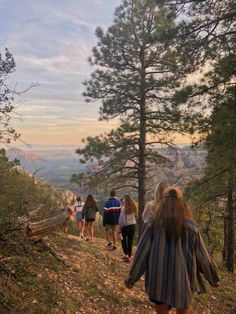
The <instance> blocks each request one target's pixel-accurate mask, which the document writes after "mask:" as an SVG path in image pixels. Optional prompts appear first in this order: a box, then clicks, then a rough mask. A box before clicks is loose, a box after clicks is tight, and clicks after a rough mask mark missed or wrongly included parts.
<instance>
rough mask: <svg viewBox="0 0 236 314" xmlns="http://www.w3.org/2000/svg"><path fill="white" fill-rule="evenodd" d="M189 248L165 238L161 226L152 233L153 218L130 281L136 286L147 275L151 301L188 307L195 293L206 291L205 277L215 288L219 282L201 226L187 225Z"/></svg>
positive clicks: (193, 222) (133, 265)
mask: <svg viewBox="0 0 236 314" xmlns="http://www.w3.org/2000/svg"><path fill="white" fill-rule="evenodd" d="M185 235H186V248H185V250H184V252H183V250H182V247H181V240H180V239H179V240H178V241H177V243H175V241H174V240H173V241H170V242H169V243H168V242H167V240H166V237H165V229H164V228H163V227H161V228H160V229H159V230H156V231H155V232H152V231H151V219H150V220H149V221H148V223H147V225H146V228H145V230H144V233H143V235H142V237H141V239H140V242H139V244H138V248H137V251H136V254H135V256H134V261H133V264H132V266H131V269H130V273H129V277H128V279H127V281H128V282H129V283H131V284H134V283H135V282H136V281H138V280H139V279H140V277H141V276H142V275H143V274H144V272H145V288H146V291H147V293H148V295H149V299H150V300H151V301H159V302H163V303H165V304H168V305H171V306H173V307H176V308H184V307H188V306H189V305H190V304H191V299H192V296H193V293H194V292H199V293H201V292H205V291H206V288H205V285H204V282H203V279H202V277H201V274H203V275H204V277H205V278H206V279H207V280H208V281H209V283H210V284H211V285H212V286H214V285H215V284H216V283H217V282H218V281H219V275H218V269H217V266H216V264H215V263H214V262H213V260H212V259H211V257H210V256H209V254H208V252H207V250H206V247H205V244H204V242H203V239H202V237H201V235H200V232H199V229H198V227H197V224H196V222H195V221H194V220H192V219H186V222H185Z"/></svg>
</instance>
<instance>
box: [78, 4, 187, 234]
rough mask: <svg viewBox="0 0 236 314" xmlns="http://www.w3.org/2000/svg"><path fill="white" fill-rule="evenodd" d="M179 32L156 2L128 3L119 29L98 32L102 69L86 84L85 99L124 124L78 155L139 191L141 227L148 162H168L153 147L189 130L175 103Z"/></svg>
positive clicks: (117, 20)
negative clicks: (96, 102)
mask: <svg viewBox="0 0 236 314" xmlns="http://www.w3.org/2000/svg"><path fill="white" fill-rule="evenodd" d="M174 33H175V14H173V12H172V11H170V10H167V9H166V8H164V7H162V8H159V7H158V6H157V5H156V1H154V0H124V1H123V3H122V5H121V6H120V7H118V8H117V10H116V11H115V17H114V23H113V25H112V26H110V27H109V28H108V30H107V31H106V32H105V31H103V30H102V29H101V28H100V27H98V28H97V29H96V35H97V38H98V43H97V46H96V47H94V48H93V56H92V57H91V58H90V59H89V61H90V63H91V64H92V65H93V66H96V70H95V71H94V72H93V73H92V74H91V78H90V80H88V81H86V82H85V86H86V91H85V93H84V95H85V96H86V97H87V99H88V100H101V102H102V105H101V108H100V117H101V119H106V120H110V119H114V118H117V117H118V118H119V120H120V126H119V127H118V128H117V129H116V130H112V131H111V132H110V133H108V134H106V135H102V136H98V137H95V138H91V137H89V138H88V139H87V141H86V146H85V148H84V149H80V150H78V153H79V154H82V155H83V157H85V159H87V160H89V159H90V158H94V157H95V158H97V159H99V160H100V165H99V166H98V169H97V174H99V175H101V174H102V173H106V174H107V177H106V178H107V180H108V182H111V179H112V177H113V176H114V174H116V175H117V174H118V175H119V178H118V177H117V176H116V182H115V185H116V186H118V187H120V185H121V186H126V185H129V186H131V185H132V186H133V187H136V188H137V189H138V203H139V226H140V228H141V225H142V219H141V215H142V211H143V209H144V206H145V203H146V190H147V168H148V164H149V163H150V162H155V163H158V162H160V161H165V160H166V159H165V158H164V157H163V156H160V154H159V153H158V151H157V150H156V149H153V146H155V145H158V144H164V145H168V144H169V143H170V142H171V135H172V134H173V133H174V132H176V131H181V130H182V127H183V125H182V117H183V116H184V114H183V113H182V114H180V112H179V111H178V109H177V108H176V107H173V106H172V104H171V102H170V100H171V97H172V96H173V94H174V89H173V84H172V83H173V82H176V80H177V69H178V64H177V63H176V62H175V60H176V55H177V52H176V50H175V49H173V48H172V41H173V40H174V36H173V34H174ZM178 78H179V79H180V75H179V73H178ZM104 171H105V172H104ZM103 180H104V176H103Z"/></svg>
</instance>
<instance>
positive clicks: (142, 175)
mask: <svg viewBox="0 0 236 314" xmlns="http://www.w3.org/2000/svg"><path fill="white" fill-rule="evenodd" d="M142 64H143V70H142V71H141V80H140V116H139V122H140V137H139V175H138V203H139V215H138V238H140V237H141V234H142V231H143V219H142V213H143V211H144V207H145V204H146V156H145V149H146V97H145V79H146V77H145V69H144V53H143V60H142Z"/></svg>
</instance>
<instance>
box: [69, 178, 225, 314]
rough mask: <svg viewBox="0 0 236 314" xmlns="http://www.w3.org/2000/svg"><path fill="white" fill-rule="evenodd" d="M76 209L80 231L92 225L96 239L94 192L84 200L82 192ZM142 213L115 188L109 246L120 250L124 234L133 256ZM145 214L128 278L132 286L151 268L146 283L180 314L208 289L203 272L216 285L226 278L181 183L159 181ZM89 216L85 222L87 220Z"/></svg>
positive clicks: (107, 212)
mask: <svg viewBox="0 0 236 314" xmlns="http://www.w3.org/2000/svg"><path fill="white" fill-rule="evenodd" d="M75 211H76V220H77V223H78V228H79V231H80V236H81V237H83V232H84V228H87V229H88V231H89V233H90V239H91V240H93V224H94V221H95V215H96V212H98V206H97V202H96V200H95V199H94V198H93V197H92V195H88V196H87V198H86V201H85V203H84V204H82V202H81V199H80V198H77V203H76V204H75ZM136 214H137V206H136V203H135V202H134V200H133V198H132V197H131V196H130V195H125V196H124V198H123V199H122V200H119V199H118V198H117V197H116V194H115V191H111V192H110V198H109V199H108V200H107V201H106V202H105V205H104V211H103V226H104V228H105V236H106V239H107V245H106V246H107V247H108V248H109V249H110V250H115V249H116V243H117V237H118V235H119V234H120V239H121V244H122V249H123V252H124V257H123V261H125V262H130V261H131V259H130V258H131V255H132V244H133V238H134V233H135V225H136V219H135V216H136ZM142 218H143V221H144V231H143V233H142V236H141V238H140V240H139V243H138V247H137V250H136V253H135V255H134V259H133V263H132V265H131V268H130V271H129V274H128V276H127V278H126V280H125V285H126V287H127V288H129V289H131V288H132V287H133V286H134V284H135V283H136V282H137V281H138V280H139V279H140V278H141V276H142V275H143V274H145V289H146V292H147V294H148V296H149V299H150V301H151V302H152V303H153V306H154V308H155V311H156V313H159V314H168V313H170V310H171V309H172V308H173V307H174V308H176V313H177V314H189V313H191V300H192V297H193V294H194V292H197V293H202V292H205V291H206V288H205V284H204V281H203V279H202V275H203V276H204V277H205V278H206V280H207V281H208V282H209V283H210V285H211V286H213V287H217V286H218V285H219V280H220V278H219V274H218V268H217V266H216V264H215V263H214V261H213V260H212V258H211V257H210V255H209V253H208V251H207V249H206V246H205V244H204V242H203V239H202V237H201V234H200V231H199V228H198V225H197V223H196V222H195V221H194V220H193V218H192V210H191V208H190V206H189V205H188V203H187V202H186V200H185V199H184V197H183V192H182V191H181V189H180V188H178V187H175V186H170V185H169V184H168V183H166V182H160V183H159V184H157V186H156V189H155V193H154V197H153V200H152V201H150V202H148V203H147V204H146V207H145V209H144V212H143V214H142ZM83 219H84V220H85V224H84V223H82V224H81V221H83Z"/></svg>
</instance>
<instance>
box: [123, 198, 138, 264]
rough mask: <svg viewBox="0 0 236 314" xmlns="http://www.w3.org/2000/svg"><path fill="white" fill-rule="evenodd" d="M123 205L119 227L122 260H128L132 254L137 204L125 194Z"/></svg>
mask: <svg viewBox="0 0 236 314" xmlns="http://www.w3.org/2000/svg"><path fill="white" fill-rule="evenodd" d="M123 204H124V205H123V206H122V207H121V212H120V218H119V227H120V232H121V236H122V237H121V245H122V249H123V252H124V257H123V261H124V262H128V263H129V262H130V257H131V255H132V247H133V239H134V233H135V225H136V219H135V214H137V211H138V210H137V205H136V204H135V202H134V200H133V199H132V197H131V196H130V195H125V196H124V199H123Z"/></svg>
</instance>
